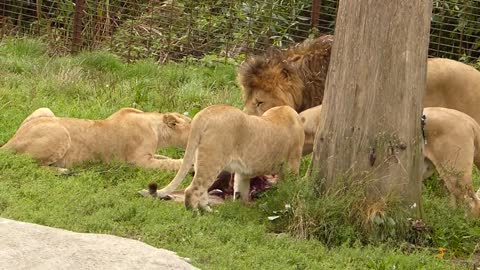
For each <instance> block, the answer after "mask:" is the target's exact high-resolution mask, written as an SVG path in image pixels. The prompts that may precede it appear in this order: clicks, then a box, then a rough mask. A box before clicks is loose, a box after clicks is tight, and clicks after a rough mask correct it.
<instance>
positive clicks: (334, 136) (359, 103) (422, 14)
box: [311, 0, 432, 215]
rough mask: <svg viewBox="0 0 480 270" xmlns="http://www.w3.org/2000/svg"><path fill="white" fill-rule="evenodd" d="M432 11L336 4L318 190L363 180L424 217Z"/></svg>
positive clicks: (413, 2) (404, 3)
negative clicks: (424, 102) (424, 109)
mask: <svg viewBox="0 0 480 270" xmlns="http://www.w3.org/2000/svg"><path fill="white" fill-rule="evenodd" d="M431 13H432V2H431V0H422V1H418V0H401V1H398V0H382V1H380V0H376V1H374V0H354V1H347V0H342V1H340V4H339V10H338V16H337V22H336V30H335V39H334V42H333V47H332V57H331V62H330V66H329V71H328V77H327V82H326V91H325V98H324V100H323V106H322V115H321V121H320V127H319V129H318V132H317V134H316V138H315V147H314V155H313V161H312V167H311V169H312V170H311V173H312V174H313V175H312V176H314V177H313V179H314V181H316V184H317V185H319V186H321V187H322V190H325V189H326V190H329V189H332V188H335V183H337V181H339V179H345V181H365V183H366V184H365V188H366V191H367V196H368V197H370V198H372V199H380V198H385V197H386V196H391V195H394V196H396V197H397V198H398V199H400V200H401V201H402V202H404V203H406V204H408V206H410V208H412V209H413V210H414V212H415V213H414V214H416V215H418V214H420V213H421V207H420V195H421V194H420V193H421V184H422V166H423V153H422V143H423V142H422V137H421V136H422V135H421V126H420V124H421V120H420V119H421V114H422V99H423V95H424V91H425V87H426V65H427V50H428V41H429V30H430V18H431Z"/></svg>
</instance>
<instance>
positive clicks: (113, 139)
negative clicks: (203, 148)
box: [0, 108, 190, 170]
mask: <svg viewBox="0 0 480 270" xmlns="http://www.w3.org/2000/svg"><path fill="white" fill-rule="evenodd" d="M189 133H190V118H188V117H186V116H183V115H181V114H178V113H156V112H152V113H145V112H142V111H140V110H136V109H131V108H124V109H121V110H119V111H117V112H116V113H114V114H112V115H111V116H110V117H108V118H107V119H105V120H86V119H76V118H63V117H56V116H55V115H54V114H53V112H52V111H51V110H50V109H48V108H40V109H38V110H36V111H34V112H33V113H32V114H31V115H30V116H28V117H27V118H26V119H25V120H24V121H23V123H22V124H21V125H20V127H19V128H18V130H17V132H16V133H15V135H14V136H13V137H12V138H11V139H10V140H9V141H8V142H7V143H6V144H5V145H3V146H2V147H1V148H0V149H4V150H11V151H14V152H16V153H21V154H24V153H25V154H30V155H31V156H33V158H35V159H36V160H38V161H39V163H40V164H41V165H43V166H50V165H51V166H55V167H60V168H69V167H71V166H74V165H76V164H79V163H82V162H84V161H88V160H95V159H102V160H105V161H110V160H112V159H118V160H120V161H124V162H128V163H133V164H135V165H138V166H141V167H145V168H157V169H166V170H178V169H179V168H180V165H181V163H182V161H181V160H173V159H156V158H155V156H154V154H155V151H156V150H157V149H159V148H164V147H168V146H177V147H182V148H185V146H186V144H187V141H188V135H189Z"/></svg>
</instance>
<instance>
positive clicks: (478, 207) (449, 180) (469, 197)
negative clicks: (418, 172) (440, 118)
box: [430, 145, 480, 216]
mask: <svg viewBox="0 0 480 270" xmlns="http://www.w3.org/2000/svg"><path fill="white" fill-rule="evenodd" d="M443 154H445V155H442V156H440V157H439V156H435V157H432V158H431V159H430V160H431V161H432V163H433V164H434V166H435V168H436V169H437V171H438V173H439V175H440V178H442V179H443V181H444V183H445V186H446V187H447V189H448V191H449V192H450V198H451V202H452V205H454V206H456V205H457V204H458V203H466V204H468V206H470V208H471V212H472V214H473V215H475V216H480V200H479V198H478V197H477V196H476V194H475V191H474V190H473V184H472V168H473V149H472V148H471V147H466V145H463V146H462V147H461V149H458V148H457V151H456V154H454V152H451V151H450V152H448V153H443Z"/></svg>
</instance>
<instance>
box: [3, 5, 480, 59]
mask: <svg viewBox="0 0 480 270" xmlns="http://www.w3.org/2000/svg"><path fill="white" fill-rule="evenodd" d="M433 4H434V8H433V11H434V12H433V15H432V30H431V42H430V51H429V54H430V55H431V56H437V57H448V58H453V59H461V60H463V61H466V62H472V61H477V59H478V57H479V56H480V52H479V48H480V0H434V1H433ZM337 5H338V0H289V1H285V0H263V1H262V0H245V1H240V0H199V1H191V0H167V1H160V0H149V1H148V0H2V1H1V3H0V38H3V37H6V36H35V37H39V38H42V39H44V40H45V41H46V42H47V43H48V44H49V46H50V48H51V50H50V51H51V52H53V53H67V52H72V51H73V52H75V51H78V50H80V49H100V48H101V49H107V50H110V51H112V52H114V53H116V54H117V55H119V56H121V57H122V58H124V59H126V60H127V61H134V60H137V59H142V58H147V57H153V58H155V59H156V60H157V61H159V62H164V61H167V60H181V59H185V58H193V59H196V58H200V57H211V58H220V59H228V58H232V57H238V56H242V55H245V54H249V53H257V52H260V51H263V50H265V49H267V48H269V47H271V46H279V47H286V46H288V45H291V44H294V43H296V42H300V41H302V40H304V39H305V38H308V37H316V36H319V35H322V34H331V33H333V32H334V29H335V15H336V10H337Z"/></svg>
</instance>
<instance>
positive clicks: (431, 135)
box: [300, 105, 480, 217]
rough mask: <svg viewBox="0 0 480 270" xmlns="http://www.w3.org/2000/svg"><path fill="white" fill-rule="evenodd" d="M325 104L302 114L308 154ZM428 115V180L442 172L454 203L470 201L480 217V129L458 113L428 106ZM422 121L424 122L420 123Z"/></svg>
mask: <svg viewBox="0 0 480 270" xmlns="http://www.w3.org/2000/svg"><path fill="white" fill-rule="evenodd" d="M321 107H322V106H321V105H320V106H317V107H313V108H311V109H308V110H306V111H303V112H301V113H300V115H301V116H302V117H304V118H305V145H304V149H303V153H304V154H309V153H311V152H312V151H313V145H314V143H313V140H314V138H315V132H316V130H317V127H318V125H319V122H320V112H321ZM423 112H424V114H425V115H426V117H427V118H426V125H425V139H426V142H427V143H426V145H424V155H425V165H426V166H425V171H424V179H425V178H428V177H430V176H431V175H432V173H433V172H434V170H436V171H438V173H439V175H440V178H442V179H443V181H444V183H445V186H446V187H447V189H448V191H449V192H450V194H451V200H452V203H453V204H456V203H457V202H466V203H467V204H468V205H469V206H470V208H471V210H472V215H474V216H477V217H478V216H480V199H479V196H480V189H479V191H478V192H477V194H475V192H474V189H473V186H472V167H473V164H474V163H475V165H477V167H478V168H480V126H479V125H478V124H477V122H476V121H475V120H473V118H471V117H470V116H468V115H466V114H464V113H462V112H459V111H457V110H452V109H447V108H439V107H428V108H425V109H424V111H423ZM419 121H420V120H419Z"/></svg>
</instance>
